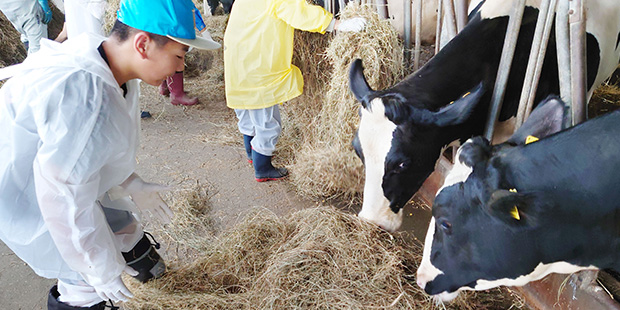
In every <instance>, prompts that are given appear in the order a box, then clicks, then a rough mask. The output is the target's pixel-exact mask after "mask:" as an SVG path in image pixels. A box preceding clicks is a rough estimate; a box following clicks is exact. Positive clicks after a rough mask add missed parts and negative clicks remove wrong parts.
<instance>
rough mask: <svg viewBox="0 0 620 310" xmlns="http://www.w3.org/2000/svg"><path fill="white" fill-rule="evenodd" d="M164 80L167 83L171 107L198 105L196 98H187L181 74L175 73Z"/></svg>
mask: <svg viewBox="0 0 620 310" xmlns="http://www.w3.org/2000/svg"><path fill="white" fill-rule="evenodd" d="M166 80H167V81H168V89H169V90H170V103H172V105H195V104H197V103H198V98H196V97H194V98H191V97H189V96H187V93H185V90H184V89H183V72H177V73H175V74H173V75H172V76H171V77H169V78H167V79H166Z"/></svg>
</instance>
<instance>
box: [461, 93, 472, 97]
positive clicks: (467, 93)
mask: <svg viewBox="0 0 620 310" xmlns="http://www.w3.org/2000/svg"><path fill="white" fill-rule="evenodd" d="M469 94H471V93H470V92H466V93H465V95H463V97H461V98H465V97H467V95H469Z"/></svg>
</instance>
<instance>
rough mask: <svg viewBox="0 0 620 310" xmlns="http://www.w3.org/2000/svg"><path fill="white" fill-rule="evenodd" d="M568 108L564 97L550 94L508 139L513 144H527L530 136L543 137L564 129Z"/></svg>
mask: <svg viewBox="0 0 620 310" xmlns="http://www.w3.org/2000/svg"><path fill="white" fill-rule="evenodd" d="M567 111H568V108H567V107H566V104H565V103H564V101H562V99H560V98H559V97H557V96H550V97H547V99H545V100H543V101H542V102H541V103H540V104H539V105H538V106H537V107H536V108H535V109H534V110H533V111H532V114H530V116H529V117H528V118H527V120H526V121H525V122H524V123H523V125H521V127H519V129H517V131H516V132H515V133H514V134H513V135H512V136H511V137H510V139H508V141H507V142H508V143H511V144H525V143H526V140H527V138H528V136H533V137H536V138H539V139H542V138H544V137H546V136H549V135H552V134H554V133H556V132H559V131H560V130H562V124H563V122H564V116H565V115H566V113H567Z"/></svg>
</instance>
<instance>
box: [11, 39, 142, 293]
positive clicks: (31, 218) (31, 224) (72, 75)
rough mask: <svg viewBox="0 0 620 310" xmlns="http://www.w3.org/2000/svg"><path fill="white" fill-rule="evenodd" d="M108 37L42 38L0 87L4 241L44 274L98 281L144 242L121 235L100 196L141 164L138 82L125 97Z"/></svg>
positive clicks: (108, 278)
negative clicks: (103, 49)
mask: <svg viewBox="0 0 620 310" xmlns="http://www.w3.org/2000/svg"><path fill="white" fill-rule="evenodd" d="M104 39H105V38H104V37H101V36H95V35H92V34H83V35H80V36H77V37H75V38H72V39H70V40H68V41H66V42H65V43H63V44H58V43H56V42H53V41H49V40H43V41H42V47H41V50H40V51H39V52H38V53H35V54H33V55H30V56H29V57H28V58H27V59H26V60H25V61H24V63H23V64H20V65H17V66H15V67H13V68H11V69H9V70H11V74H12V75H14V76H13V78H11V79H10V80H8V81H7V82H6V83H5V85H4V86H3V87H2V89H0V132H2V133H3V134H2V135H0V192H1V193H2V195H0V239H1V240H2V241H3V242H4V243H6V245H7V246H8V247H9V248H11V250H13V252H15V254H17V255H18V256H19V257H20V258H21V259H22V260H24V261H25V262H27V263H28V265H30V267H32V269H33V270H34V271H35V272H36V273H37V274H38V275H40V276H43V277H46V278H59V279H66V280H75V281H79V280H85V281H86V282H87V283H88V284H90V285H93V286H95V285H101V284H104V283H108V282H110V281H112V280H113V279H115V278H116V277H118V276H119V275H120V274H121V273H122V271H123V268H124V267H125V261H124V259H123V257H122V255H121V251H128V250H129V249H131V247H133V245H135V241H137V240H134V241H132V242H133V243H134V244H126V240H122V237H119V236H115V235H114V234H113V233H112V231H111V230H110V228H109V226H108V224H107V222H106V219H105V216H104V214H103V212H102V209H101V206H100V205H99V202H98V201H97V200H98V199H99V198H100V197H103V195H104V194H105V193H106V191H108V190H109V189H110V188H111V187H113V186H116V185H118V184H120V183H122V182H123V181H124V180H125V179H126V178H127V177H128V176H129V175H130V174H131V173H132V172H133V171H134V169H135V154H136V148H137V146H138V135H139V130H140V128H139V126H140V123H139V122H140V117H139V106H138V96H139V84H138V83H139V81H137V80H132V81H129V82H128V83H127V88H128V92H127V94H126V96H125V97H123V90H122V89H121V88H120V87H119V85H118V84H117V82H116V80H115V79H114V76H113V74H112V72H111V70H110V68H109V67H108V65H107V64H106V62H105V61H104V60H103V59H102V58H101V56H100V54H99V52H98V51H97V47H98V46H99V45H100V44H101V42H102V41H103V40H104ZM0 71H2V70H0ZM2 75H3V74H2V73H1V72H0V76H2ZM140 232H141V231H140Z"/></svg>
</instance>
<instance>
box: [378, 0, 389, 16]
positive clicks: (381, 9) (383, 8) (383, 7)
mask: <svg viewBox="0 0 620 310" xmlns="http://www.w3.org/2000/svg"><path fill="white" fill-rule="evenodd" d="M375 6H377V14H379V16H380V17H381V18H383V19H385V18H388V11H387V2H386V1H385V0H375Z"/></svg>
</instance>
